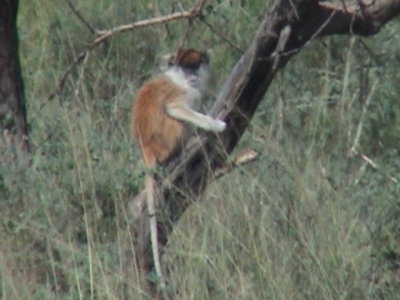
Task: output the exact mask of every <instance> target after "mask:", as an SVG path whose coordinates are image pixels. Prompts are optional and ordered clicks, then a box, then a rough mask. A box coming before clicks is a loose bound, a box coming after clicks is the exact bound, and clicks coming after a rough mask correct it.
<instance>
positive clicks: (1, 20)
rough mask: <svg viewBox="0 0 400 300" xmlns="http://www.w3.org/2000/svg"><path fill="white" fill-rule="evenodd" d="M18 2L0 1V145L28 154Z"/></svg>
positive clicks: (13, 0)
mask: <svg viewBox="0 0 400 300" xmlns="http://www.w3.org/2000/svg"><path fill="white" fill-rule="evenodd" d="M17 12H18V0H0V131H1V132H0V133H1V135H0V145H2V146H4V145H6V146H12V147H15V148H17V149H20V150H23V151H24V152H27V151H29V143H28V138H27V137H28V128H27V121H26V108H25V97H24V86H23V81H22V76H21V66H20V61H19V55H18V31H17Z"/></svg>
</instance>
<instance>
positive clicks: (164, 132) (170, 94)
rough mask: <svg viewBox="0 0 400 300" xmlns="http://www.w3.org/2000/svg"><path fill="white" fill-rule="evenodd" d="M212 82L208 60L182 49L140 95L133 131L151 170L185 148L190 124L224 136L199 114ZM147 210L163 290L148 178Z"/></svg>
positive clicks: (216, 125)
mask: <svg viewBox="0 0 400 300" xmlns="http://www.w3.org/2000/svg"><path fill="white" fill-rule="evenodd" d="M207 79H208V57H207V55H206V54H205V53H203V52H200V51H198V50H195V49H180V50H179V51H178V52H177V53H176V54H175V55H172V56H171V57H170V58H169V59H168V66H167V68H166V69H165V70H164V72H162V73H161V74H160V75H157V76H155V77H154V78H153V79H151V80H150V81H148V82H146V83H145V84H144V85H143V86H142V87H141V88H140V89H139V90H138V92H137V95H136V100H135V102H134V105H133V109H132V131H133V134H134V136H135V138H136V140H137V142H138V144H139V146H140V150H141V153H142V158H143V161H144V164H145V165H146V167H147V168H152V167H154V166H156V165H157V164H160V163H162V162H164V161H165V160H166V159H168V158H169V157H170V156H171V154H172V153H173V152H174V151H175V150H176V149H177V148H178V146H179V145H180V144H181V141H182V138H183V137H184V134H185V132H186V127H187V123H190V124H192V125H194V126H196V127H200V128H202V129H204V130H207V131H213V132H221V131H223V130H224V129H225V126H226V124H225V122H223V121H221V120H216V119H213V118H211V117H210V116H207V115H204V114H201V113H199V112H197V111H196V109H198V108H199V106H200V104H201V96H202V93H203V91H204V89H205V86H206V83H207ZM145 190H146V200H147V209H148V213H149V218H150V235H151V244H152V252H153V259H154V267H155V271H156V273H157V276H158V277H159V280H160V285H161V287H162V288H163V287H164V286H165V284H164V283H163V279H162V273H161V267H160V260H159V252H158V237H157V220H156V219H155V203H154V180H153V178H152V177H151V175H149V174H147V175H146V178H145Z"/></svg>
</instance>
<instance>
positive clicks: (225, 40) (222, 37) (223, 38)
mask: <svg viewBox="0 0 400 300" xmlns="http://www.w3.org/2000/svg"><path fill="white" fill-rule="evenodd" d="M200 21H201V22H203V23H204V24H205V25H206V26H207V27H208V28H210V30H211V31H212V32H213V33H215V34H216V35H217V36H218V37H219V38H220V39H221V40H223V41H224V42H226V43H227V44H228V45H229V46H231V48H233V49H235V50H236V51H238V52H239V53H241V54H243V53H244V51H243V50H242V49H240V48H239V47H238V46H236V45H235V44H234V43H233V42H232V41H231V40H230V39H228V38H227V37H226V36H225V35H224V34H222V33H221V32H219V31H218V30H217V29H215V28H214V26H213V25H211V24H210V23H208V22H207V21H206V20H205V19H204V18H201V19H200Z"/></svg>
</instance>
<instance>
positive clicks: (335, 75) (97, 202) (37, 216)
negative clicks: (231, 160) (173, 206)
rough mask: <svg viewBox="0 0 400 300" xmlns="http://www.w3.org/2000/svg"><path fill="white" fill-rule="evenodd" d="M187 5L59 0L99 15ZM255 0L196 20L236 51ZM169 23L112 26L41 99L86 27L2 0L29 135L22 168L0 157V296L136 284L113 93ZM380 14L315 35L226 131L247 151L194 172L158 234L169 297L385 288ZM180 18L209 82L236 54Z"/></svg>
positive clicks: (395, 246) (117, 101) (97, 21)
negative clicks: (372, 21) (193, 193)
mask: <svg viewBox="0 0 400 300" xmlns="http://www.w3.org/2000/svg"><path fill="white" fill-rule="evenodd" d="M190 3H191V2H190V1H172V0H171V1H150V2H149V1H147V2H146V1H134V2H124V1H113V2H109V1H97V2H90V1H75V4H76V6H77V8H78V9H79V10H80V11H81V13H82V14H83V15H84V16H85V17H86V18H87V19H88V20H90V21H91V23H92V24H93V25H94V26H96V27H98V28H100V29H104V28H109V27H112V26H115V25H118V24H121V23H125V22H131V21H135V20H138V19H144V18H147V17H150V16H157V15H161V14H164V13H168V12H171V11H172V10H174V9H175V10H176V9H179V7H180V6H181V5H182V6H184V7H189V5H190ZM263 5H264V1H216V2H212V3H210V7H209V8H208V12H209V13H208V14H207V16H206V18H207V21H208V22H209V23H210V24H211V25H213V26H214V29H218V31H221V32H222V33H223V34H224V37H225V38H228V39H229V40H230V41H231V42H232V43H233V44H234V45H236V46H237V47H238V48H242V49H245V47H246V45H247V42H248V41H249V39H250V38H251V34H252V32H253V30H254V28H255V27H256V25H257V16H258V14H259V13H260V7H263ZM186 25H187V24H186V23H185V22H183V21H182V22H175V23H171V24H168V25H162V26H157V27H151V28H146V29H139V30H137V31H134V32H130V33H125V34H121V35H119V36H116V37H115V38H113V39H112V40H110V41H109V42H107V43H106V44H105V45H103V46H102V47H100V48H98V49H96V50H95V51H93V52H91V53H90V56H89V58H88V59H87V60H86V61H85V62H84V63H83V64H82V65H80V66H79V67H78V68H76V70H75V71H74V72H73V74H71V76H70V77H69V78H68V80H67V82H66V85H65V88H64V89H63V91H62V93H61V94H60V95H58V96H57V97H56V99H54V100H51V101H48V100H47V96H48V95H49V94H50V93H51V92H52V91H53V89H54V86H55V84H56V82H57V80H58V78H59V76H60V74H62V72H63V71H64V70H65V69H66V67H67V66H68V64H69V63H70V62H71V61H72V60H73V59H74V57H76V55H77V54H78V53H79V52H80V51H81V50H82V49H83V48H84V47H85V44H86V43H87V42H88V41H90V39H91V37H90V34H89V33H88V32H87V30H86V29H85V28H84V26H83V25H82V24H81V23H80V22H79V21H78V20H77V18H76V17H75V16H74V15H73V14H72V13H71V12H70V11H69V10H68V8H67V6H66V4H65V3H64V2H63V1H56V2H55V1H41V2H38V1H21V2H20V15H19V31H20V38H21V46H22V49H21V60H22V64H23V73H24V74H23V75H24V79H25V84H26V93H27V106H28V119H29V124H30V138H31V142H32V145H33V149H34V150H33V154H32V166H31V167H30V168H29V169H21V168H20V167H19V166H18V164H15V165H11V166H10V165H8V166H4V165H2V166H0V222H1V223H0V297H1V298H2V299H7V300H8V299H148V297H147V296H146V295H144V294H143V291H142V288H141V285H140V283H139V280H138V273H137V267H136V266H135V264H134V263H133V261H134V259H133V257H134V255H135V254H134V251H133V248H132V246H133V243H134V234H133V231H134V229H135V228H134V227H133V226H132V223H131V220H130V218H129V214H128V212H127V210H126V206H127V202H128V200H129V199H131V198H132V197H133V196H134V195H135V194H136V193H137V192H138V191H139V190H140V188H141V185H142V179H143V170H142V167H141V165H140V163H139V155H138V151H137V149H136V147H135V145H132V142H131V140H130V133H129V109H130V105H131V101H132V97H133V96H132V95H133V94H134V91H135V90H136V88H137V86H138V85H139V84H140V83H141V82H143V80H145V79H146V78H148V77H149V76H150V74H151V72H152V70H154V69H156V66H157V61H158V58H159V57H160V56H161V55H163V54H165V53H166V52H169V51H171V50H172V49H174V48H176V47H177V46H179V45H180V43H181V42H182V41H181V37H182V34H183V33H184V32H185V27H186ZM398 27H399V24H398V23H396V22H394V23H393V24H390V26H388V27H387V28H386V29H385V31H384V32H382V33H381V34H380V35H378V36H376V37H374V38H373V39H370V40H360V39H359V38H354V37H350V38H347V37H336V38H329V39H326V40H323V41H316V42H315V43H313V44H312V45H310V46H308V47H307V49H305V50H304V51H303V52H302V53H301V54H300V55H298V56H297V57H296V58H294V59H293V60H292V61H291V62H290V64H289V65H288V67H287V68H286V70H285V71H283V72H282V73H281V74H279V76H278V77H277V78H276V80H275V82H274V84H273V86H272V87H271V88H270V90H269V92H268V94H267V95H266V98H265V99H264V101H263V103H262V105H261V106H260V107H259V109H258V112H257V115H256V116H255V118H254V120H253V121H252V125H251V127H250V128H249V130H248V131H247V133H246V135H245V136H244V137H243V138H242V140H241V143H240V145H239V146H238V151H240V150H241V149H245V148H249V147H251V148H254V149H256V150H258V151H259V152H260V157H259V160H258V161H257V162H256V163H252V164H250V165H247V166H243V167H240V168H237V169H236V170H234V171H233V172H231V173H230V174H227V175H225V176H224V177H223V178H221V179H220V180H218V181H217V182H213V183H210V186H209V187H208V189H207V190H206V191H205V193H204V195H203V196H202V199H201V201H200V202H197V203H196V204H193V205H192V206H191V207H190V209H189V210H188V211H187V213H186V214H185V216H184V217H183V218H182V220H180V222H179V224H177V226H176V227H175V229H174V232H173V233H172V236H171V239H170V243H169V245H168V246H167V247H166V249H165V251H166V255H165V256H164V264H165V265H166V266H167V267H168V270H169V272H168V275H169V288H170V291H171V293H173V294H175V298H176V299H296V300H297V299H335V300H336V299H399V296H398V295H399V294H400V290H399V286H400V277H399V257H400V250H399V249H400V235H399V226H398V221H397V220H398V218H399V214H400V209H399V199H400V197H399V196H400V195H399V194H400V191H399V188H400V185H399V183H398V181H399V180H400V178H399V176H398V174H399V171H400V159H399V151H398V149H399V144H400V140H399V139H400V133H399V124H400V123H399V113H400V109H399V101H398V94H399V92H400V91H399V89H400V88H399V85H398V84H397V83H398V82H399V79H400V78H399V76H400V75H398V74H399V73H398V70H399V67H400V63H399V60H398V53H397V52H398V51H397V50H398V47H399V46H398V45H399V44H400V40H399V37H398V36H397V35H396V34H395V33H396V32H397V30H398ZM192 33H193V35H192V36H191V37H190V38H189V41H188V42H189V43H190V44H193V45H194V46H200V47H203V48H211V50H212V52H211V57H212V62H211V63H212V67H213V78H212V83H211V88H210V91H209V95H210V97H212V95H213V94H214V93H215V91H216V90H217V89H218V85H219V84H220V83H221V82H222V81H223V78H224V76H226V74H227V72H229V70H230V68H231V67H232V65H233V63H234V62H235V60H236V59H237V58H238V56H239V53H238V51H237V50H235V49H234V48H232V47H230V46H229V45H228V44H227V43H226V42H225V41H224V40H222V39H221V37H220V36H218V34H217V33H216V32H215V31H212V30H210V28H209V27H208V26H207V25H205V24H203V23H201V22H200V23H197V24H196V26H195V27H194V29H193V32H192ZM388 37H390V39H388ZM155 45H156V47H155ZM379 45H382V46H379ZM371 53H374V55H371ZM367 79H368V80H367ZM373 86H374V89H372V87H373ZM368 97H371V99H370V100H369V105H368V106H366V100H367V98H368ZM363 109H364V110H365V113H363ZM357 132H359V134H358V133H357ZM355 142H356V143H355ZM354 145H355V146H356V147H355V150H356V151H355V152H352V151H350V150H351V149H352V147H353V146H354Z"/></svg>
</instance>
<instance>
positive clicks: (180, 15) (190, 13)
mask: <svg viewBox="0 0 400 300" xmlns="http://www.w3.org/2000/svg"><path fill="white" fill-rule="evenodd" d="M66 1H67V3H68V5H70V7H71V9H72V11H73V12H74V13H75V14H76V15H77V17H78V18H79V19H80V20H81V21H82V22H83V23H84V24H85V26H87V27H88V28H90V29H89V30H91V31H94V32H96V33H97V34H99V36H98V37H97V38H96V39H95V40H94V41H93V42H92V43H91V44H90V45H89V46H88V47H87V48H86V49H85V50H83V51H82V52H81V53H80V54H79V55H78V57H77V58H76V59H75V60H74V61H73V62H72V63H71V64H70V65H69V66H68V68H67V69H66V70H65V71H64V73H63V75H62V76H61V77H60V78H59V80H58V81H57V84H56V87H55V90H54V91H53V92H51V93H50V94H49V95H48V96H47V98H46V100H47V101H46V102H45V103H44V104H42V105H41V107H40V108H39V110H41V109H42V108H43V107H44V106H45V105H46V103H47V102H48V101H49V100H51V99H53V98H54V97H55V96H56V95H57V94H58V93H59V92H60V91H61V89H62V88H63V87H64V84H65V80H66V78H67V77H68V75H69V74H70V73H71V71H72V70H73V69H74V68H75V67H76V66H77V65H78V64H79V63H81V62H82V61H83V59H84V58H85V57H86V55H87V54H88V53H89V51H91V50H93V49H94V48H96V47H97V46H99V45H100V44H102V43H103V42H105V41H106V40H108V39H109V38H111V37H112V36H113V35H114V34H116V33H120V32H124V31H128V30H134V29H137V28H140V27H146V26H152V25H157V24H163V23H167V22H171V21H174V20H179V19H194V18H196V17H199V16H200V15H201V14H202V10H203V8H204V5H205V3H206V2H207V0H198V1H197V2H196V3H195V5H194V6H193V7H192V8H191V9H190V10H186V11H182V12H177V13H173V14H169V15H166V16H162V17H157V18H152V19H146V20H142V21H138V22H134V23H131V24H125V25H121V26H118V27H114V28H112V29H109V30H103V31H99V30H96V29H94V28H93V27H92V26H91V25H90V24H89V22H86V21H85V19H84V18H83V17H82V16H81V15H80V14H79V12H78V11H77V10H76V9H75V8H74V7H73V5H72V4H71V2H70V0H66Z"/></svg>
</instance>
